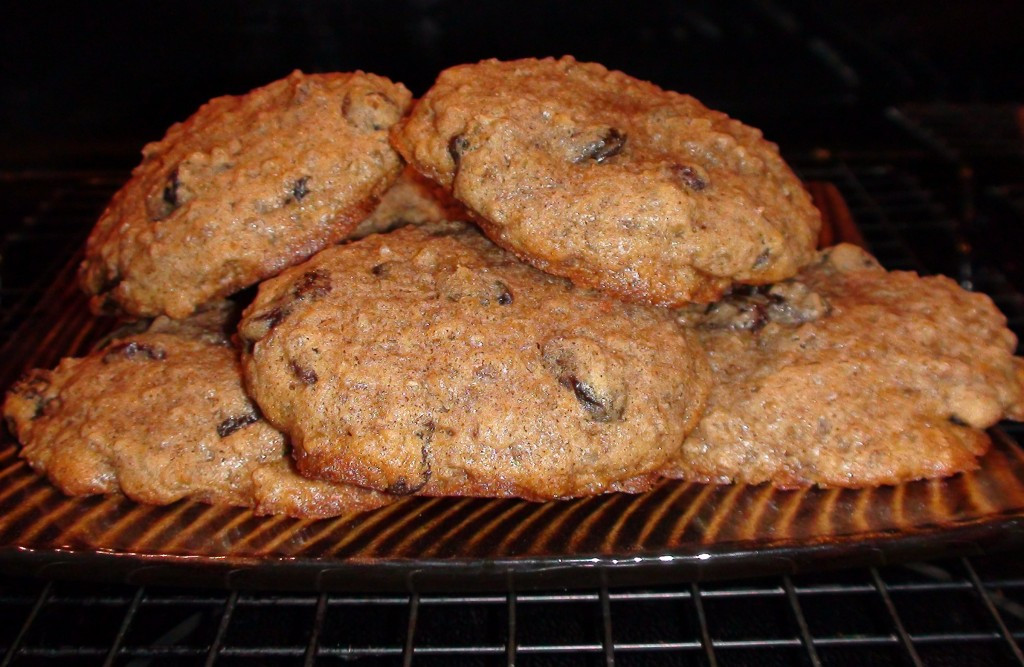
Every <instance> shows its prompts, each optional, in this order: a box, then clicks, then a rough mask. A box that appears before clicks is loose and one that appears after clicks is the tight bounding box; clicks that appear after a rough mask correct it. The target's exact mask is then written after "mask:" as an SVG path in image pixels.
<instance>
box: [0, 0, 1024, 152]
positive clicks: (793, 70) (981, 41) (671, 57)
mask: <svg viewBox="0 0 1024 667" xmlns="http://www.w3.org/2000/svg"><path fill="white" fill-rule="evenodd" d="M5 5H6V6H5V8H4V10H3V14H4V17H3V19H2V21H0V76H2V79H0V81H2V83H0V94H2V98H0V99H2V104H0V168H19V167H68V166H71V167H76V166H78V167H80V166H86V167H112V168H117V169H128V168H130V167H131V166H132V165H133V164H134V163H135V162H136V161H137V159H138V157H137V156H138V151H139V149H140V148H141V145H142V144H143V143H144V142H146V141H149V140H154V139H158V138H159V137H160V136H162V134H163V132H164V130H165V128H166V127H167V126H168V125H170V124H171V123H172V122H174V121H177V120H183V119H184V118H186V117H187V116H188V115H189V114H191V113H192V112H193V111H194V110H195V109H196V108H197V107H198V106H199V105H200V104H201V103H202V102H203V101H205V100H207V99H209V98H211V97H213V96H216V95H221V94H229V93H230V94H237V93H242V92H245V91H246V90H249V89H251V88H253V87H256V86H259V85H263V84H265V83H268V82H270V81H272V80H274V79H277V78H280V77H282V76H284V75H285V74H287V73H288V72H289V71H291V70H292V69H295V68H300V69H303V70H305V71H347V70H352V69H363V70H366V71H372V72H375V73H378V74H383V75H385V76H388V77H391V78H393V79H395V80H398V81H402V82H403V83H405V84H406V85H407V86H409V88H410V89H412V91H413V92H414V93H415V94H417V95H419V94H422V93H423V92H424V91H425V90H426V88H427V87H429V85H430V83H431V82H432V81H433V79H434V77H435V76H436V74H437V72H438V71H439V70H441V69H443V68H444V67H447V66H450V65H453V64H457V63H462V62H472V61H476V60H479V59H482V58H487V57H498V58H512V57H524V56H546V55H554V56H557V55H562V54H572V55H575V56H576V57H577V58H579V59H581V60H596V61H599V62H602V63H604V64H606V65H608V66H609V67H612V68H616V69H622V70H624V71H626V72H628V73H630V74H633V75H635V76H638V77H641V78H645V79H650V80H653V81H654V82H656V83H658V84H660V85H662V86H664V87H668V88H672V89H675V90H679V91H681V92H687V93H691V94H693V95H695V96H697V97H699V98H700V99H701V100H702V101H704V102H705V103H706V104H708V105H709V106H712V107H715V108H719V109H722V110H724V111H727V112H729V113H730V114H732V115H734V116H736V117H738V118H740V119H741V120H744V121H746V122H748V123H751V124H755V125H759V126H761V127H763V129H765V131H766V134H767V135H768V136H769V138H773V139H776V140H777V141H779V142H780V143H783V148H784V150H785V149H786V148H787V147H789V148H794V149H795V148H800V149H802V148H806V147H812V146H814V145H817V144H827V145H835V144H836V142H841V141H851V140H855V141H861V140H863V139H862V138H859V137H856V136H855V135H856V132H855V131H854V130H853V129H852V128H853V127H854V126H860V127H864V126H867V127H868V129H866V130H864V132H865V133H867V134H869V135H870V132H871V130H870V122H865V121H863V120H862V119H864V118H869V117H871V115H872V114H871V112H872V111H873V110H876V109H879V108H882V107H884V106H886V105H891V104H897V103H901V102H906V101H934V100H951V101H989V102H992V101H1004V100H1018V101H1019V100H1021V99H1024V77H1022V76H1021V75H1020V66H1019V64H1018V62H1017V61H1018V59H1019V58H1018V56H1019V55H1020V53H1021V46H1022V45H1024V40H1022V38H1021V34H1022V31H1021V30H1020V26H1021V25H1022V24H1024V21H1022V19H1024V3H1020V2H982V3H977V2H954V3H934V2H920V1H913V2H903V3H892V2H880V1H877V0H871V1H869V2H858V3H842V2H811V1H806V2H805V1H801V0H791V1H785V0H780V1H779V2H763V1H747V2H740V1H738V0H732V1H726V2H675V3H672V2H636V3H634V2H630V3H626V2H604V1H601V2H536V1H530V0H527V1H520V2H507V1H503V2H469V1H466V0H402V1H399V2H326V1H323V0H320V1H315V2H303V3H298V2H285V1H283V0H248V1H246V0H234V1H228V2H195V1H179V2H137V3H109V2H100V3H93V2H83V3H66V2H55V1H52V0H45V1H43V2H23V3H10V2H8V3H5Z"/></svg>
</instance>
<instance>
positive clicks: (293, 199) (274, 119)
mask: <svg viewBox="0 0 1024 667" xmlns="http://www.w3.org/2000/svg"><path fill="white" fill-rule="evenodd" d="M410 99H411V96H410V93H409V91H408V90H406V89H405V87H404V86H402V85H401V84H396V83H392V82H391V81H389V80H387V79H385V78H383V77H379V76H376V75H373V74H365V73H362V72H355V73H350V74H349V73H346V74H341V73H338V74H308V75H307V74H302V73H301V72H294V73H292V74H291V75H289V76H288V77H286V78H284V79H281V80H279V81H275V82H274V83H271V84H269V85H267V86H264V87H262V88H257V89H256V90H253V91H251V92H249V93H247V94H245V95H240V96H225V97H218V98H215V99H213V100H211V101H210V102H208V103H207V104H205V105H203V106H202V107H201V108H200V109H199V110H198V111H197V112H196V113H195V114H193V115H192V116H191V117H190V118H189V119H188V120H186V121H184V122H182V123H176V124H175V125H173V126H171V128H170V129H169V130H168V131H167V134H166V135H165V136H164V138H163V139H161V140H160V141H158V142H154V143H151V144H148V145H147V146H146V147H145V148H144V149H143V151H142V154H143V160H142V163H141V164H140V165H139V166H138V167H136V168H135V170H134V171H133V172H132V177H131V179H130V180H129V181H128V183H127V184H126V185H125V186H124V187H123V188H121V190H120V191H118V192H117V193H116V194H115V195H114V197H113V198H112V200H111V202H110V204H109V205H108V206H107V208H106V210H105V211H104V212H103V214H102V216H101V217H100V219H99V221H98V222H97V224H96V227H95V228H94V229H93V231H92V233H91V234H90V236H89V240H88V242H87V244H86V252H85V260H84V261H83V263H82V266H81V268H80V271H79V281H80V283H81V285H82V288H83V289H84V290H85V291H86V293H88V294H89V295H90V296H92V300H91V305H92V307H93V309H94V310H95V311H103V310H113V311H119V312H125V313H128V314H132V315H143V316H154V315H159V314H168V315H170V316H172V317H177V318H181V317H185V316H187V315H189V314H190V313H191V312H192V311H193V310H195V309H196V308H197V307H198V306H199V305H201V304H203V303H206V302H208V301H211V300H214V299H216V298H218V297H222V296H226V295H228V294H231V293H233V292H235V291H237V290H240V289H242V288H244V287H246V286H248V285H251V284H253V283H256V282H258V281H259V280H262V279H264V278H266V277H268V276H272V275H274V274H276V273H278V272H280V271H281V270H282V269H284V268H285V267H287V266H291V265H293V264H297V263H299V262H301V261H303V260H304V259H306V258H307V257H309V256H310V255H312V254H313V253H315V252H316V251H318V250H320V249H321V248H323V247H325V246H326V245H328V244H330V243H333V242H336V241H338V240H340V239H342V238H344V237H345V236H346V235H347V234H348V233H349V232H350V231H351V230H352V229H353V228H354V227H355V226H356V225H357V224H358V223H359V222H360V221H361V220H362V219H363V218H365V217H366V215H367V214H368V213H369V212H370V211H371V210H372V208H373V207H374V205H375V204H376V202H377V198H378V197H379V196H380V195H381V194H382V193H383V192H384V191H385V189H387V187H388V185H389V184H390V183H391V182H392V181H393V180H394V179H395V178H396V177H397V176H398V174H399V172H400V171H401V168H402V162H401V159H400V158H399V156H398V155H397V153H395V151H394V150H393V149H392V148H391V147H390V146H389V144H388V132H389V129H390V127H391V126H392V125H393V124H394V123H395V122H397V121H398V120H399V118H401V117H402V115H403V113H404V112H405V110H406V108H407V107H408V105H409V102H410Z"/></svg>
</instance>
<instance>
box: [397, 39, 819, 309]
mask: <svg viewBox="0 0 1024 667" xmlns="http://www.w3.org/2000/svg"><path fill="white" fill-rule="evenodd" d="M393 142H394V144H395V146H396V147H397V148H398V149H399V151H400V152H401V153H402V155H403V156H404V157H405V158H406V159H407V160H408V161H409V162H410V163H412V164H413V165H414V166H415V167H416V168H417V169H419V170H421V171H422V172H423V173H425V174H426V175H428V176H430V177H431V178H433V179H435V180H437V181H438V182H440V183H442V184H444V185H446V186H448V187H450V188H451V189H452V190H453V192H454V195H455V197H456V198H457V199H459V200H460V201H461V202H463V203H464V204H466V206H467V207H469V208H470V209H472V210H473V211H474V212H475V213H477V214H478V216H479V222H480V224H481V225H482V227H483V229H484V230H485V232H486V233H487V234H488V236H490V237H491V238H492V240H494V241H495V242H496V243H498V244H499V245H501V246H504V247H506V248H508V249H510V250H512V251H513V252H514V253H515V254H517V255H519V256H520V257H521V258H523V259H525V260H526V261H528V262H530V263H532V264H533V265H534V266H536V267H538V268H541V269H543V270H545V271H548V272H551V273H555V274H557V275H562V276H566V277H569V278H570V279H572V280H573V281H574V282H576V283H578V284H580V285H585V286H589V287H596V288H600V289H603V290H607V291H609V292H612V293H615V294H617V295H619V296H621V297H625V298H627V299H630V300H636V301H643V302H647V303H653V304H659V305H679V304H682V303H685V302H689V301H700V302H707V301H712V300H714V298H716V297H717V296H718V295H720V294H721V293H722V292H724V291H725V289H726V288H727V287H728V286H729V285H730V284H731V283H732V282H734V281H736V282H741V283H752V284H761V283H769V282H774V281H778V280H782V279H784V278H788V277H790V276H792V275H794V274H795V273H796V272H797V270H798V269H799V268H800V267H801V266H803V265H804V264H806V263H808V262H809V261H811V260H812V259H813V257H814V246H815V240H816V238H817V233H818V229H819V227H820V224H821V223H820V216H819V214H818V212H817V210H816V209H815V208H814V207H813V205H812V204H811V200H810V197H809V196H808V194H807V193H806V191H805V190H804V189H803V187H802V185H801V184H800V182H799V181H798V180H797V178H796V177H795V176H794V175H793V173H792V172H791V171H790V169H789V168H788V167H787V166H786V164H785V163H784V162H783V160H782V159H781V157H780V156H779V153H778V150H777V148H776V146H775V145H774V144H772V143H769V142H768V141H765V140H764V139H763V138H762V136H761V133H760V131H758V130H756V129H754V128H751V127H748V126H746V125H743V124H742V123H740V122H739V121H736V120H732V119H730V118H729V117H728V116H726V115H725V114H723V113H720V112H717V111H712V110H710V109H708V108H706V107H704V106H703V105H702V104H701V103H700V102H698V101H697V100H695V99H693V98H692V97H689V96H687V95H681V94H679V93H675V92H671V91H666V90H662V89H660V88H658V87H657V86H655V85H653V84H651V83H647V82H644V81H640V80H637V79H634V78H632V77H629V76H627V75H625V74H623V73H621V72H616V71H609V70H607V69H605V68H604V67H602V66H601V65H597V64H592V63H580V62H577V61H575V60H574V59H572V58H571V57H565V58H561V59H559V60H554V59H550V58H549V59H544V60H533V59H526V60H516V61H510V62H499V61H496V60H488V61H484V62H481V63H478V64H475V65H462V66H458V67H453V68H451V69H448V70H445V71H444V72H442V73H441V75H440V76H439V77H438V79H437V82H436V83H435V84H434V86H433V87H432V88H431V89H430V91H428V92H427V94H426V95H425V96H424V97H423V98H422V99H421V100H420V101H419V102H418V103H417V104H416V105H415V107H414V108H413V111H412V113H411V115H410V117H409V118H408V119H407V120H406V121H405V122H404V123H403V124H401V125H399V126H397V127H396V128H395V131H394V132H393Z"/></svg>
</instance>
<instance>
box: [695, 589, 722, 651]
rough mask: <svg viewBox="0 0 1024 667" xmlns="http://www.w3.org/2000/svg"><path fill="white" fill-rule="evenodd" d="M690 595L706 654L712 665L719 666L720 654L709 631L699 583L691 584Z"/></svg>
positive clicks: (701, 643) (701, 642)
mask: <svg viewBox="0 0 1024 667" xmlns="http://www.w3.org/2000/svg"><path fill="white" fill-rule="evenodd" d="M690 597H691V599H692V600H693V606H694V608H695V609H696V610H697V620H698V622H699V623H700V645H701V647H702V648H703V649H704V656H705V657H706V658H707V660H708V664H709V665H711V667H717V666H718V656H716V655H715V644H714V641H713V640H712V639H711V633H710V632H709V631H708V617H707V614H705V612H704V603H703V602H701V599H700V597H701V592H700V588H698V586H697V584H690Z"/></svg>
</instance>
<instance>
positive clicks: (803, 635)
mask: <svg viewBox="0 0 1024 667" xmlns="http://www.w3.org/2000/svg"><path fill="white" fill-rule="evenodd" d="M782 585H783V586H784V587H785V589H786V599H787V600H788V601H789V606H790V607H791V608H792V609H793V616H795V617H796V622H797V626H799V628H800V640H801V641H802V642H803V645H804V648H805V649H807V657H808V658H809V659H810V661H811V665H812V666H813V667H821V658H819V657H818V651H817V649H816V648H814V638H813V637H812V636H811V630H810V628H809V627H808V626H807V619H806V618H804V612H803V609H802V608H801V607H800V600H799V599H798V598H797V595H796V589H795V588H794V587H793V580H792V579H790V577H789V575H785V576H783V577H782Z"/></svg>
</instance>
